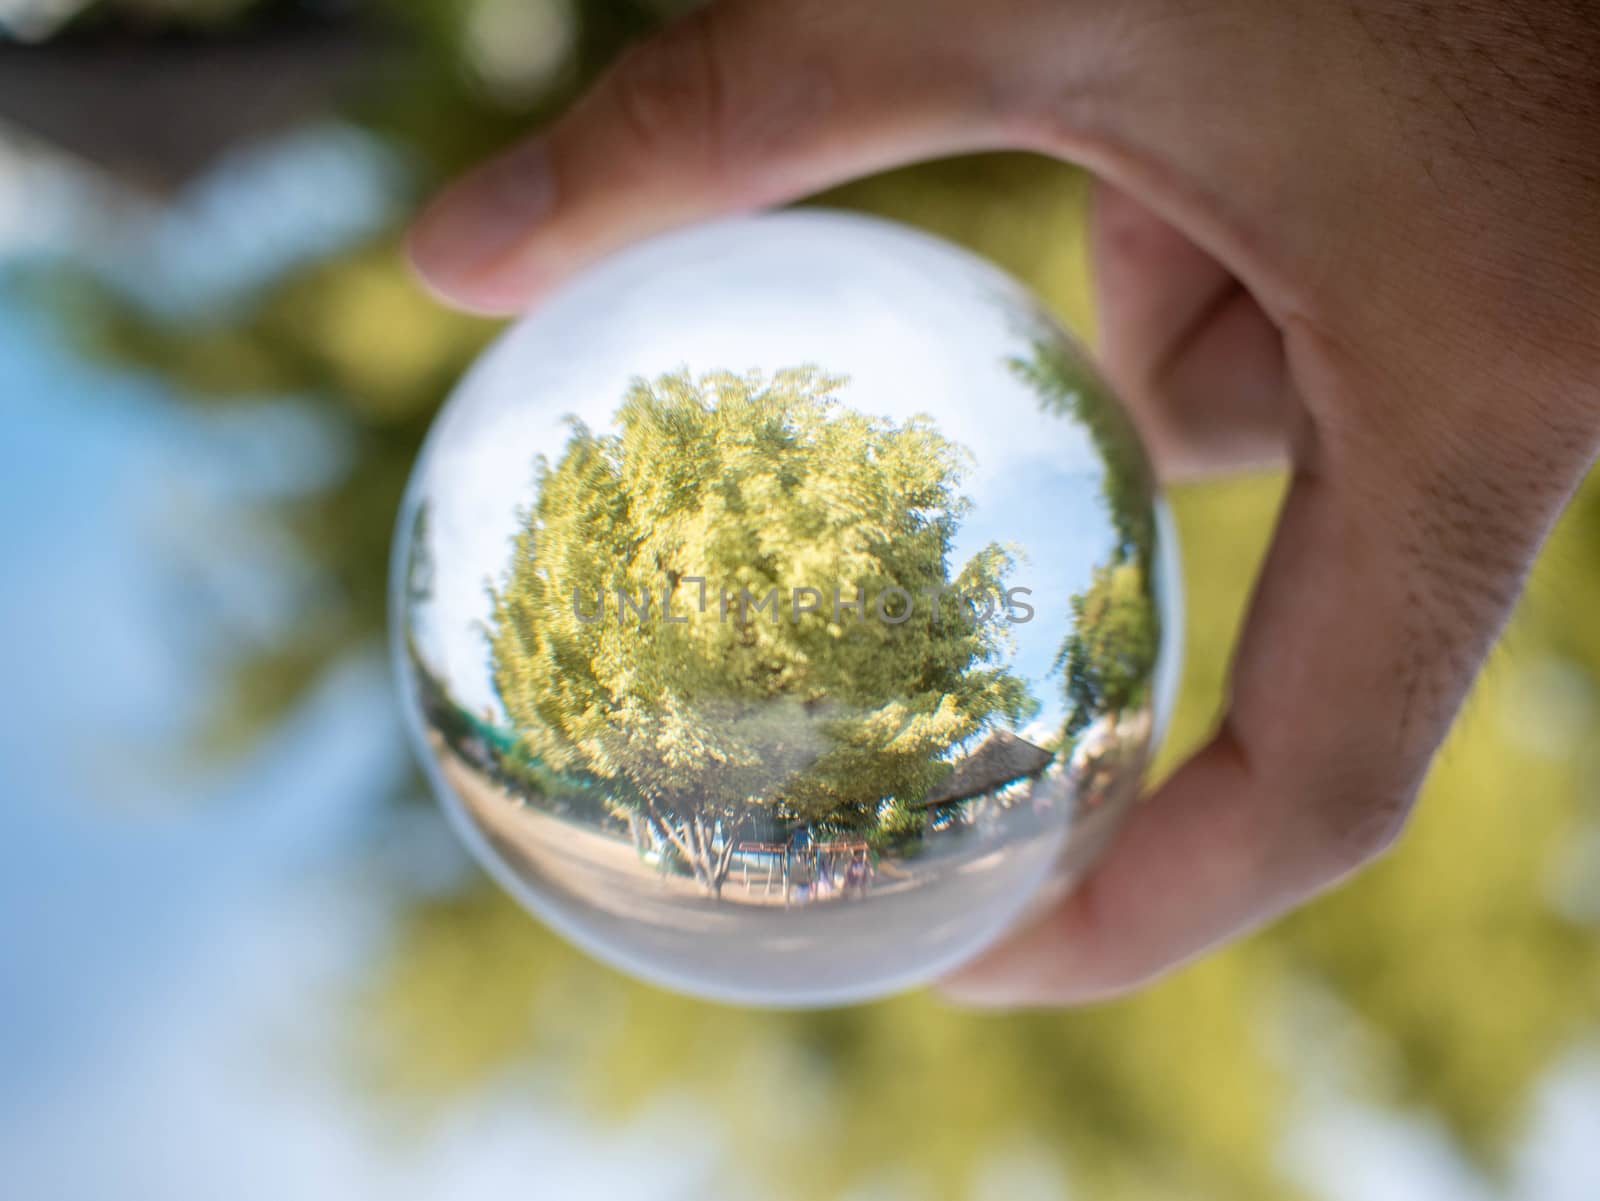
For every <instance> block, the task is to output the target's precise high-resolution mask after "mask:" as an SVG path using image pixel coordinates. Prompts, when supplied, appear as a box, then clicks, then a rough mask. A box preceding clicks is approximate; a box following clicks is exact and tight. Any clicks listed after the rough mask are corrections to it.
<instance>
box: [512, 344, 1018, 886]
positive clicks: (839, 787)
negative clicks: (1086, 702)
mask: <svg viewBox="0 0 1600 1201" xmlns="http://www.w3.org/2000/svg"><path fill="white" fill-rule="evenodd" d="M842 383H843V381H842V380H839V379H835V378H832V377H829V376H826V375H824V374H822V373H820V372H818V371H816V370H814V369H811V368H796V369H788V370H783V371H779V372H777V373H775V374H774V375H773V377H772V378H771V379H770V380H764V379H763V378H762V377H761V376H760V375H759V374H755V373H751V374H746V375H736V374H732V373H729V372H715V373H712V374H708V375H704V376H702V377H700V378H699V379H698V380H696V379H692V378H690V377H689V376H688V375H687V374H683V373H679V374H670V375H665V376H662V377H661V378H660V379H658V380H655V381H653V382H647V381H643V380H640V381H636V382H635V383H634V385H633V386H632V387H631V388H630V389H629V391H628V393H627V395H626V397H625V398H624V400H623V403H622V406H621V408H620V409H619V410H618V412H617V414H616V428H617V432H616V433H615V434H595V433H593V432H591V431H590V430H589V429H587V428H585V427H583V426H582V425H575V426H574V428H573V432H572V435H571V437H570V439H569V440H568V442H567V445H566V447H565V449H564V450H563V452H562V454H561V457H560V459H559V461H557V462H556V463H555V464H554V465H551V464H549V463H547V462H543V461H541V462H540V463H539V464H538V466H537V493H536V499H535V501H534V503H533V506H532V508H531V510H530V511H529V513H528V515H527V520H526V523H525V525H524V528H523V529H522V530H521V531H520V532H519V533H518V535H517V537H516V539H515V543H514V549H513V554H512V561H511V567H510V570H509V573H508V576H507V578H506V580H505V583H504V586H503V587H502V588H501V589H499V590H498V591H497V592H496V593H495V596H494V609H493V615H492V618H491V622H490V625H491V644H492V652H493V663H494V679H495V686H496V688H497V690H498V692H499V695H500V698H501V701H502V702H503V704H504V705H505V708H506V711H507V713H508V714H509V716H510V717H511V719H512V721H513V723H514V724H515V725H516V726H517V727H518V728H519V730H520V731H521V732H522V737H523V739H524V740H525V744H526V746H527V748H528V750H529V752H530V753H531V755H532V756H534V757H535V758H536V759H538V760H539V761H541V762H542V763H544V764H545V765H547V766H548V767H550V768H551V769H552V770H554V771H556V772H566V773H575V774H577V775H579V776H588V777H598V778H599V779H601V780H603V781H605V782H606V784H607V786H609V787H610V788H611V789H612V790H613V791H614V793H615V795H616V796H617V798H618V800H619V803H620V804H622V805H623V806H625V807H626V808H628V809H630V810H632V811H634V812H636V813H638V814H639V816H641V817H642V818H643V819H644V820H646V821H647V822H648V823H650V825H651V827H652V828H653V829H654V830H655V831H656V832H657V833H658V834H659V835H660V836H661V837H662V838H663V839H664V840H666V841H670V843H671V844H672V845H673V846H674V847H676V848H677V850H678V851H679V853H680V854H681V855H682V856H683V858H684V860H685V861H686V862H687V863H688V864H689V865H690V866H691V867H692V869H693V871H694V874H695V877H696V879H697V880H698V881H699V882H700V884H701V886H702V887H703V888H704V889H705V890H706V891H707V892H708V893H711V894H712V895H715V894H717V893H718V891H719V890H720V888H721V884H722V880H723V877H724V875H725V874H726V871H727V868H728V863H729V860H730V858H731V855H732V849H733V846H734V843H735V838H734V833H735V832H736V831H737V830H739V829H741V828H743V827H744V826H745V825H746V824H747V823H748V822H749V820H750V819H751V818H752V817H753V816H754V814H755V812H756V811H758V810H759V811H764V812H765V813H766V814H767V815H768V816H769V817H776V818H777V819H779V820H780V821H796V822H806V823H809V824H827V825H830V826H833V827H835V828H862V829H871V828H873V827H874V826H875V824H876V821H877V815H878V811H879V809H880V807H881V806H883V805H884V804H885V802H888V801H890V800H891V799H892V798H900V799H902V800H904V799H916V798H918V797H920V796H922V795H923V794H924V793H926V792H927V791H928V789H929V788H931V787H932V786H933V785H935V784H936V783H938V782H939V780H940V779H942V778H943V776H944V775H945V774H946V773H948V771H949V770H950V767H949V764H948V762H947V760H946V756H947V753H948V752H950V751H951V750H952V749H953V748H957V747H959V746H960V745H961V744H963V743H964V742H966V741H967V740H968V739H971V738H972V737H973V736H974V735H975V734H977V733H979V732H981V731H982V730H984V729H985V728H986V727H987V726H989V725H990V724H992V723H993V722H994V720H995V719H997V718H1000V717H1006V718H1009V719H1012V720H1015V719H1017V718H1019V717H1020V716H1021V715H1022V714H1023V713H1024V712H1025V710H1026V708H1027V706H1028V702H1029V698H1028V695H1027V692H1026V688H1025V686H1024V684H1023V683H1022V681H1021V680H1020V679H1018V678H1017V677H1015V676H1013V675H1012V674H1011V673H1010V672H1009V671H1007V670H1006V668H1005V667H1004V666H1003V664H1002V659H1003V655H1004V651H1005V643H1004V639H1003V635H1002V633H1001V631H1000V626H999V625H998V623H996V622H994V621H991V620H984V619H983V617H982V615H981V614H979V613H975V612H974V607H973V606H969V605H967V604H965V603H963V602H962V601H961V600H960V599H959V596H960V595H962V594H964V595H972V594H978V593H984V594H990V595H992V594H994V593H995V592H996V591H998V590H1001V589H1003V585H1004V581H1005V577H1006V573H1007V572H1008V571H1009V570H1010V568H1011V565H1012V564H1011V557H1010V555H1009V554H1008V553H1007V552H1006V551H1005V550H1004V549H1003V548H1002V547H1000V546H998V545H993V544H991V545H990V546H988V547H986V548H984V549H983V550H981V551H980V552H978V553H977V554H976V555H974V556H973V557H972V558H971V559H970V560H969V561H968V562H967V563H966V564H964V565H963V566H961V567H959V568H958V569H953V568H952V563H951V547H952V543H953V540H954V537H955V534H956V531H957V528H958V525H959V523H960V519H961V516H962V514H963V512H964V510H965V507H966V502H965V501H964V500H963V498H962V497H961V496H960V495H959V493H958V492H957V487H958V484H959V480H960V472H961V469H962V466H963V452H962V451H961V449H960V448H959V447H958V446H956V445H955V444H954V443H951V442H949V441H948V440H946V439H945V438H944V437H942V436H941V435H940V434H939V433H938V431H937V430H936V429H935V428H934V427H933V425H932V424H931V422H929V421H928V420H926V419H925V418H913V419H911V420H909V421H906V422H902V423H896V422H893V421H888V420H884V419H879V418H873V417H869V416H866V415H864V414H862V413H859V412H856V411H854V410H852V409H849V408H847V407H845V406H844V405H842V404H840V403H839V401H838V399H837V397H836V392H837V390H838V389H839V387H840V386H841V385H842ZM624 597H625V598H627V603H626V604H624V603H623V601H622V600H621V599H620V598H624ZM797 602H798V603H797ZM851 603H854V604H856V605H857V606H859V607H858V608H855V609H849V608H846V607H844V606H846V605H849V604H851ZM669 614H671V615H672V617H673V620H670V621H669V620H667V617H668V615H669ZM719 826H720V829H721V840H720V845H718V837H717V835H718V828H719Z"/></svg>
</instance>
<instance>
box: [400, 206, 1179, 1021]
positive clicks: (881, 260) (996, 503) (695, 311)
mask: <svg viewBox="0 0 1600 1201" xmlns="http://www.w3.org/2000/svg"><path fill="white" fill-rule="evenodd" d="M1173 555H1174V548H1173V543H1172V539H1171V535H1170V531H1169V523H1168V522H1167V520H1166V518H1165V516H1164V510H1163V509H1162V508H1161V506H1160V505H1159V503H1158V501H1157V498H1156V495H1155V492H1154V487H1153V483H1152V478H1151V474H1150V470H1149V467H1148V465H1147V463H1146V460H1145V457H1144V454H1143V451H1142V449H1141V447H1140V445H1139V443H1138V441H1137V439H1136V437H1135V435H1134V432H1133V429H1132V427H1131V425H1130V424H1129V423H1128V421H1127V419H1126V417H1125V415H1124V413H1123V412H1122V410H1121V409H1120V408H1119V407H1118V406H1117V404H1116V402H1115V401H1114V400H1113V398H1112V397H1111V396H1110V394H1109V393H1108V392H1107V390H1106V388H1105V387H1104V385H1103V384H1101V382H1100V381H1099V380H1098V378H1097V377H1096V376H1095V375H1094V373H1093V371H1092V370H1091V369H1090V368H1089V366H1088V365H1087V363H1086V361H1085V358H1084V356H1083V354H1082V352H1081V351H1080V350H1079V349H1078V348H1077V347H1076V346H1075V345H1074V344H1073V343H1072V342H1071V341H1069V340H1068V338H1067V337H1066V336H1065V335H1064V334H1063V333H1062V332H1061V330H1060V329H1059V328H1058V327H1057V326H1056V325H1055V324H1054V323H1053V322H1052V321H1051V320H1050V319H1049V318H1048V317H1047V316H1046V315H1045V313H1044V310H1043V309H1042V308H1041V306H1040V305H1039V304H1038V303H1037V302H1036V301H1035V300H1034V299H1033V298H1032V297H1031V296H1030V295H1029V294H1028V293H1027V292H1026V291H1024V290H1023V289H1022V288H1021V287H1020V286H1019V285H1018V284H1017V283H1016V282H1015V281H1013V280H1012V279H1010V278H1009V277H1007V276H1005V275H1004V274H1002V273H1001V272H1000V271H998V270H996V269H995V268H994V267H993V266H991V265H989V264H987V263H985V262H983V261H982V260H980V259H978V258H975V257H974V256H973V255H971V254H969V253H967V252H966V251H963V250H960V249H958V248H956V247H954V246H951V245H949V244H947V243H944V242H942V241H939V240H937V239H935V238H932V237H928V236H926V235H924V234H921V233H917V232H915V231H912V230H909V229H906V228H903V227H900V226H896V225H893V224H890V223H887V222H883V221H878V220H872V219H867V218H863V217H858V216H849V215H844V214H838V213H827V212H820V211H804V212H786V213H780V214H769V215H765V216H758V217H751V218H741V219H738V220H733V221H727V222H722V223H718V224H714V225H708V226H702V227H699V228H695V229H692V230H689V231H687V232H680V233H675V234H671V235H669V236H665V237H661V238H658V239H655V240H653V241H650V242H647V243H644V244H641V245H638V246H635V247H632V248H630V249H628V250H625V251H623V252H622V253H619V254H617V255H615V256H614V257H612V258H610V259H608V260H606V261H605V262H603V263H601V264H599V265H598V266H596V267H595V268H593V269H592V270H590V271H589V272H588V273H587V274H585V275H583V276H582V277H581V278H580V279H578V280H576V281H575V282H573V283H571V284H570V285H568V286H567V287H565V288H564V289H563V290H562V291H560V292H559V293H558V294H557V295H555V296H553V297H551V298H550V299H549V300H547V301H545V302H544V303H543V304H541V305H540V306H539V308H538V309H537V310H536V311H534V312H533V313H531V314H529V315H528V316H526V317H525V318H523V319H522V320H521V321H519V322H517V323H516V324H515V325H513V326H512V327H511V328H510V329H509V330H508V331H507V332H506V333H505V335H504V336H503V337H502V338H501V339H500V341H499V342H498V343H497V344H496V345H495V346H494V347H493V348H492V349H491V350H490V351H489V352H488V353H487V354H485V355H484V357H483V358H482V359H481V360H480V361H479V362H478V364H477V365H476V366H475V367H474V368H473V369H472V371H471V372H470V373H469V374H468V375H467V377H466V379H465V380H464V381H463V382H462V384H461V385H460V387H459V388H458V389H457V391H456V393H455V395H454V396H453V397H452V398H451V399H450V401H449V403H448V404H447V405H446V406H445V408H444V410H443V411H442V413H441V414H440V416H439V419H438V421H437V423H436V424H435V426H434V428H433V430H432V432H431V433H430V435H429V437H428V440H427V444H426V446H425V448H424V451H423V454H422V456H421V459H420V461H419V463H418V465H417V467H416V470H415V473H414V475H413V478H412V480H411V485H410V489H409V492H408V494H407V498H406V501H405V504H404V507H403V511H402V513H401V518H400V525H399V537H398V539H397V545H396V552H395V559H394V564H395V566H394V581H393V615H394V620H393V627H394V628H393V633H394V638H393V645H394V653H395V657H396V661H397V669H398V674H399V678H400V680H401V681H402V685H403V691H404V694H405V698H406V702H407V704H406V707H407V710H408V713H409V717H410V725H411V729H412V732H413V734H414V737H415V740H416V744H417V747H418V750H419V751H420V754H421V758H422V761H423V763H424V764H425V766H426V768H427V771H428V774H429V776H430V777H431V779H432V781H433V784H434V785H435V787H436V789H437V790H438V792H439V795H440V797H441V798H442V800H443V802H444V805H445V807H446V809H447V810H448V811H449V813H450V814H451V815H452V817H453V818H454V819H455V822H456V825H457V828H458V829H459V830H460V832H461V834H462V836H463V837H464V838H465V839H466V841H467V842H468V843H469V844H470V846H471V847H472V849H473V850H474V851H475V853H476V854H477V855H478V857H479V858H480V859H481V860H482V861H483V862H484V864H485V865H486V866H487V867H488V868H489V869H490V870H491V871H492V872H493V874H494V875H495V876H496V877H497V878H498V879H499V880H500V882H501V883H502V884H503V885H504V886H505V887H507V888H508V889H509V890H510V891H511V892H512V893H514V894H515V895H516V896H517V897H518V898H519V899H521V900H522V901H523V902H524V903H525V904H526V906H527V907H528V908H529V909H531V910H532V911H533V912H534V913H535V914H537V915H538V916H539V917H540V918H542V919H543V920H544V921H546V922H547V923H548V924H549V925H551V926H552V927H554V928H555V929H556V930H557V931H559V932H561V933H562V934H564V935H566V936H567V937H568V938H570V939H571V940H573V941H574V942H576V943H578V944H579V945H580V946H582V947H584V948H585V949H587V950H588V951H590V952H592V953H593V954H595V955H596V956H598V957H599V958H601V959H603V960H606V961H608V962H610V963H612V964H614V965H616V966H619V967H622V968H624V969H626V970H628V971H631V972H633V973H635V974H637V975H639V976H642V977H644V978H646V979H648V980H651V981H654V982H657V983H661V984H665V985H667V986H669V987H673V988H676V989H679V990H681V991H685V992H689V993H693V994H697V995H700V996H705V997H710V998H716V999H720V1000H728V1001H740V1002H749V1003H759V1004H773V1005H822V1004H837V1003H842V1002H846V1001H855V1000H862V999H866V998H870V997H873V996H877V995H881V994H884V993H887V992H891V991H894V990H897V989H901V988H905V987H909V986H912V985H915V984H919V983H923V982H926V981H928V980H930V979H933V978H935V977H936V976H938V975H940V974H942V973H944V972H946V971H948V970H950V969H952V968H954V967H955V966H957V965H958V964H959V963H961V962H962V961H963V960H966V959H968V958H970V957H971V956H973V955H974V954H975V953H977V952H978V951H980V950H981V949H983V947H984V946H985V945H986V944H988V943H990V942H992V941H993V940H994V939H996V938H997V937H998V936H999V935H1001V934H1002V933H1004V931H1005V930H1006V929H1007V927H1008V926H1010V925H1011V924H1012V923H1013V922H1015V921H1016V920H1017V919H1018V917H1019V916H1020V915H1022V914H1023V912H1024V911H1025V910H1026V909H1027V908H1028V907H1029V906H1030V903H1034V904H1037V903H1039V902H1040V898H1041V897H1045V896H1050V895H1055V894H1056V893H1058V892H1059V891H1060V890H1061V889H1062V888H1064V887H1066V886H1067V885H1069V884H1070V883H1071V881H1072V880H1073V879H1074V878H1075V876H1076V875H1077V873H1079V872H1080V871H1081V870H1082V868H1083V867H1084V866H1085V865H1086V864H1087V863H1088V862H1089V861H1090V859H1092V857H1093V856H1094V855H1095V854H1096V853H1097V852H1098V850H1099V849H1100V848H1101V847H1102V846H1103V845H1104V844H1105V843H1106V841H1107V839H1108V837H1109V835H1110V833H1111V832H1112V830H1113V829H1114V827H1115V826H1116V824H1117V822H1118V821H1119V820H1120V818H1121V817H1122V815H1123V813H1124V811H1125V810H1126V808H1127V807H1128V805H1129V804H1130V803H1131V802H1132V801H1133V799H1134V798H1135V796H1136V794H1137V792H1138V789H1139V783H1140V779H1141V776H1142V774H1143V771H1144V769H1145V766H1146V764H1147V762H1148V759H1149V756H1150V752H1151V748H1152V746H1153V744H1154V742H1155V740H1156V738H1157V737H1158V734H1159V729H1160V727H1161V725H1162V722H1163V719H1164V718H1165V716H1166V714H1167V713H1168V711H1169V709H1170V701H1171V694H1172V691H1173V688H1172V681H1173V679H1174V678H1175V674H1176V669H1177V655H1176V654H1175V651H1174V645H1173V644H1174V641H1175V637H1174V636H1175V634H1176V632H1177V630H1178V618H1177V609H1178V606H1177V603H1176V601H1175V599H1174V595H1173V591H1172V589H1173V584H1174V572H1173V569H1172V564H1173V562H1174V559H1173Z"/></svg>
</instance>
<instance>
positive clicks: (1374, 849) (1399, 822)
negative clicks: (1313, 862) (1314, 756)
mask: <svg viewBox="0 0 1600 1201" xmlns="http://www.w3.org/2000/svg"><path fill="white" fill-rule="evenodd" d="M1415 797H1416V787H1415V785H1412V784H1396V783H1393V782H1384V781H1378V780H1370V779H1369V780H1366V781H1354V780H1353V781H1350V782H1349V783H1348V784H1347V785H1343V786H1339V787H1335V788H1333V789H1330V790H1329V791H1328V792H1327V793H1326V794H1325V795H1324V796H1322V797H1320V798H1317V800H1316V803H1315V804H1314V805H1313V806H1312V813H1313V814H1314V817H1313V821H1314V823H1315V826H1316V830H1315V834H1316V838H1317V844H1318V846H1319V848H1320V853H1321V854H1322V855H1323V856H1324V857H1325V866H1326V869H1327V874H1328V876H1329V878H1330V879H1338V878H1340V877H1342V876H1345V875H1348V874H1349V873H1350V872H1353V871H1355V870H1356V869H1358V868H1361V867H1364V866H1366V865H1367V864H1369V863H1371V862H1372V861H1373V860H1375V859H1378V858H1381V857H1382V856H1383V855H1385V854H1387V853H1388V852H1389V851H1390V850H1392V849H1393V848H1394V846H1395V844H1396V843H1397V842H1398V841H1399V839H1400V835H1401V833H1402V832H1403V831H1404V830H1405V827H1406V821H1407V819H1408V818H1409V817H1410V815H1411V808H1412V804H1413V802H1414V800H1415Z"/></svg>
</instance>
